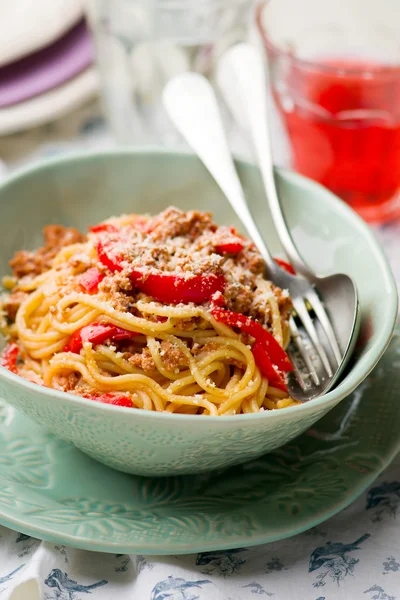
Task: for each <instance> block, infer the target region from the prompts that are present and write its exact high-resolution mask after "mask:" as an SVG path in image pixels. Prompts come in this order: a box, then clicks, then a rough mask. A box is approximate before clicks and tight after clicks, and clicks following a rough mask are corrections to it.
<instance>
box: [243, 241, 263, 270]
mask: <svg viewBox="0 0 400 600" xmlns="http://www.w3.org/2000/svg"><path fill="white" fill-rule="evenodd" d="M238 262H239V264H240V265H241V266H242V267H243V269H245V270H247V271H250V272H251V273H253V274H254V275H261V274H263V273H264V271H265V262H264V259H263V257H262V256H261V254H260V253H259V252H258V250H257V249H256V248H255V246H250V247H248V248H244V250H242V252H241V253H240V255H239V256H238Z"/></svg>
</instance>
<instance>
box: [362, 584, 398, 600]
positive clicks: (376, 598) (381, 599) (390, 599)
mask: <svg viewBox="0 0 400 600" xmlns="http://www.w3.org/2000/svg"><path fill="white" fill-rule="evenodd" d="M364 594H371V595H370V596H369V600H396V596H389V594H386V592H385V590H384V589H383V588H381V586H380V585H373V586H371V587H370V588H369V589H368V590H365V592H364Z"/></svg>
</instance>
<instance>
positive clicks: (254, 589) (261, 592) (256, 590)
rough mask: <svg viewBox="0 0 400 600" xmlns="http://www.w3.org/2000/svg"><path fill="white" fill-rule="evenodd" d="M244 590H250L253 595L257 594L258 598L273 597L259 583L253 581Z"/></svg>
mask: <svg viewBox="0 0 400 600" xmlns="http://www.w3.org/2000/svg"><path fill="white" fill-rule="evenodd" d="M243 588H244V589H245V588H249V590H250V593H251V594H255V595H256V596H269V597H271V596H273V595H274V594H272V593H271V592H268V591H267V590H266V589H265V588H264V587H263V586H262V585H261V583H257V581H252V582H251V583H248V584H247V585H244V586H243Z"/></svg>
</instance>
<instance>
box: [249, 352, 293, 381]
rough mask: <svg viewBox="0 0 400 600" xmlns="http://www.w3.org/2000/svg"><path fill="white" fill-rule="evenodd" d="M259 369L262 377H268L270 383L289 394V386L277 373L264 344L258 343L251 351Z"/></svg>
mask: <svg viewBox="0 0 400 600" xmlns="http://www.w3.org/2000/svg"><path fill="white" fill-rule="evenodd" d="M251 351H252V353H253V356H254V360H255V361H256V365H257V367H258V368H259V369H260V372H261V375H263V376H264V377H266V378H267V379H268V381H269V383H270V384H271V385H272V386H273V387H276V388H278V389H280V390H282V391H284V392H287V386H286V383H285V380H284V378H283V377H282V375H280V374H279V373H277V371H276V370H275V368H274V365H273V364H272V362H271V359H270V358H269V356H268V354H267V353H266V351H265V348H264V346H263V344H262V342H256V343H255V344H254V346H253V347H252V349H251Z"/></svg>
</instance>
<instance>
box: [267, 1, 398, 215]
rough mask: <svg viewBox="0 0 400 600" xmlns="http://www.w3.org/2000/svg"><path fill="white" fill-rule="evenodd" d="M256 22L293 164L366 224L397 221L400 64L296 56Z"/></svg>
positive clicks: (351, 56)
mask: <svg viewBox="0 0 400 600" xmlns="http://www.w3.org/2000/svg"><path fill="white" fill-rule="evenodd" d="M286 4H288V1H287V0H286ZM399 19H400V5H399ZM399 22H400V21H399ZM259 25H260V29H261V31H262V33H263V35H264V41H265V45H266V49H267V53H268V57H269V63H270V66H271V76H272V77H271V79H272V85H273V95H274V99H275V103H276V105H277V107H278V110H279V113H280V115H281V117H282V120H283V122H284V124H285V127H286V130H287V133H288V136H289V140H290V145H291V151H292V166H293V167H294V168H295V169H296V170H297V171H299V172H300V173H302V174H304V175H306V176H307V177H311V178H312V179H315V180H317V181H319V182H320V183H322V184H323V185H325V186H326V187H328V188H329V189H331V190H332V191H333V192H334V193H335V194H337V195H338V196H339V197H340V198H342V199H343V200H345V201H346V202H347V203H348V204H349V205H350V206H351V207H352V208H354V209H355V210H356V211H357V212H358V213H359V214H360V215H361V216H362V217H364V218H365V219H366V220H367V221H371V222H385V221H389V220H392V219H394V218H397V217H398V216H400V67H398V66H394V65H391V64H388V63H387V62H386V61H382V63H380V61H376V60H373V61H372V60H365V59H360V58H354V56H357V54H356V52H354V53H353V54H351V53H349V54H348V56H346V55H344V56H341V55H340V54H339V58H337V54H336V53H335V54H333V55H331V56H333V58H326V56H329V49H328V48H327V50H326V52H322V51H321V48H322V47H323V46H320V50H319V52H320V53H319V55H318V57H317V58H316V59H315V60H312V59H311V58H309V57H307V59H304V58H300V59H299V58H297V57H295V56H294V55H293V52H292V53H291V52H290V51H287V50H286V51H285V52H282V50H280V49H279V48H277V47H276V46H275V45H274V44H273V43H271V41H270V39H269V38H268V36H267V34H266V32H265V30H264V29H263V26H262V23H261V19H260V15H259ZM399 33H400V30H399ZM327 38H328V36H327ZM327 44H328V43H327ZM346 54H347V53H346Z"/></svg>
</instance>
